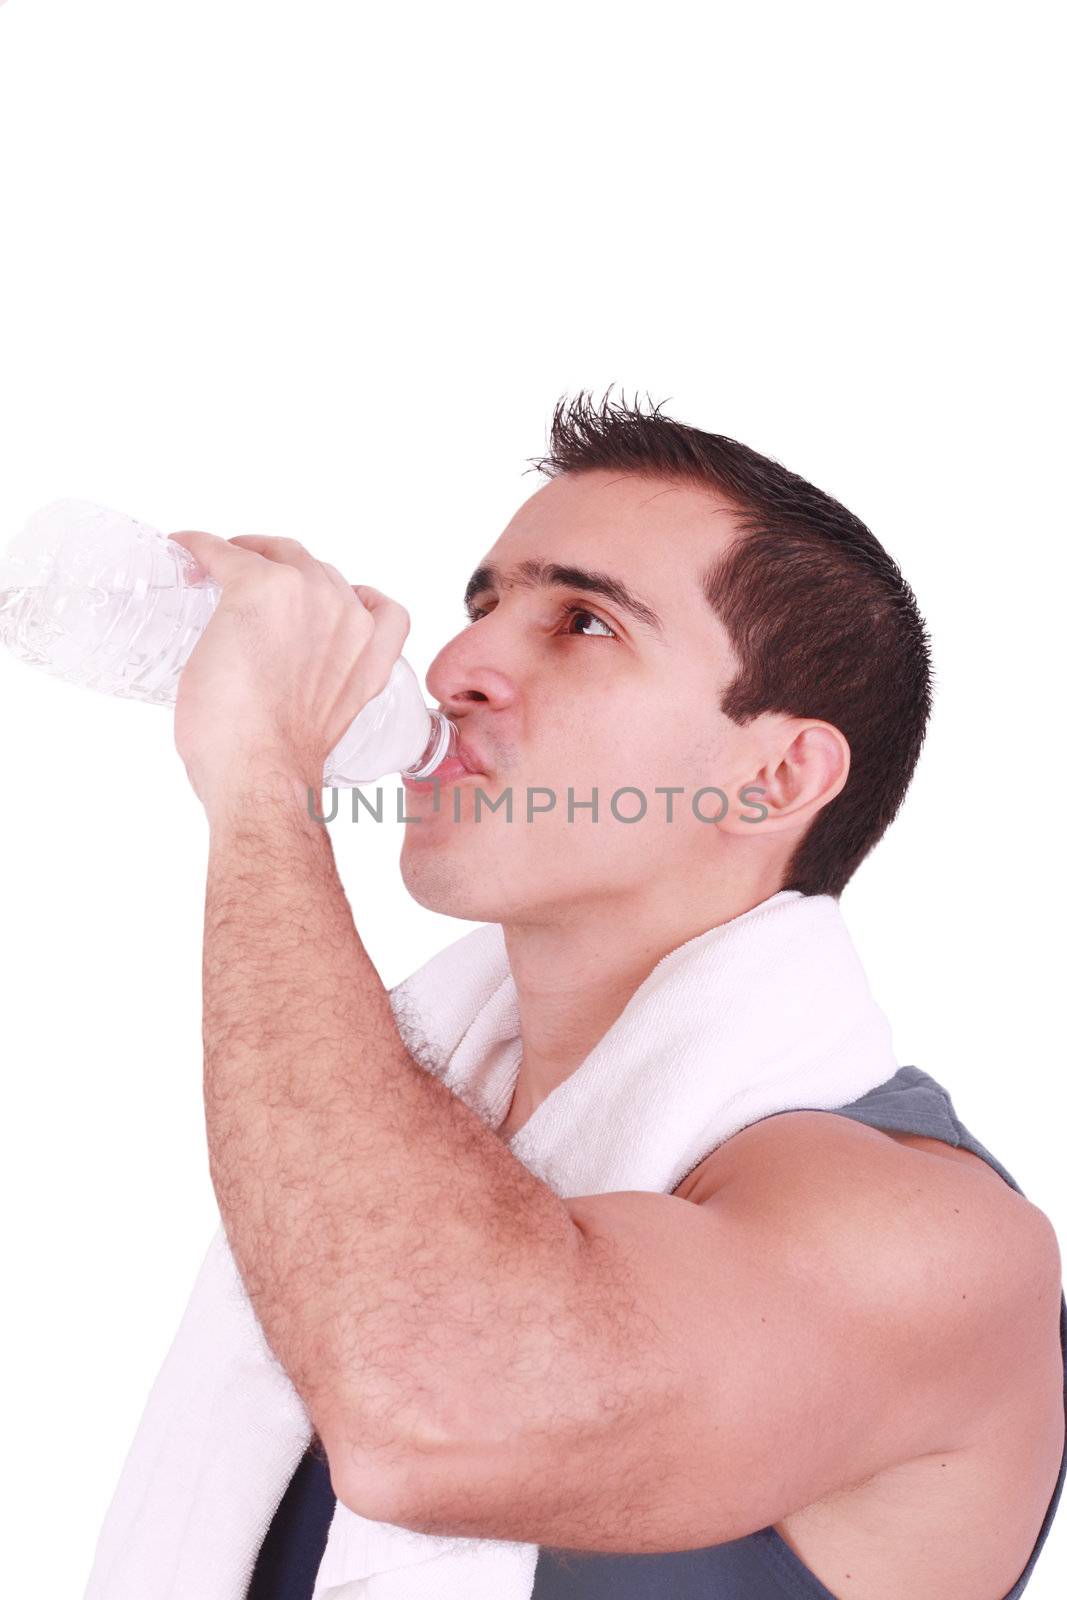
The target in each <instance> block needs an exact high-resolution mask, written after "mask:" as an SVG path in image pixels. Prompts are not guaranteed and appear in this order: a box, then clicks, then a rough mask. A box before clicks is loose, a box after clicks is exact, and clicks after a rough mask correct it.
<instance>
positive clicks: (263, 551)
mask: <svg viewBox="0 0 1067 1600" xmlns="http://www.w3.org/2000/svg"><path fill="white" fill-rule="evenodd" d="M228 543H229V544H235V545H239V546H240V547H241V549H242V550H252V551H254V552H255V554H256V555H259V556H263V557H264V559H265V560H267V561H281V562H284V564H285V565H286V566H287V567H296V568H297V570H298V571H300V572H307V573H309V574H311V575H312V576H314V577H320V576H321V575H322V571H323V564H322V562H321V561H317V560H316V559H315V557H314V556H313V555H312V554H311V552H310V551H309V550H306V549H305V548H304V546H303V545H302V544H301V543H300V541H299V539H280V538H273V537H271V536H269V535H267V534H261V533H239V534H237V535H236V537H235V538H233V539H230V540H229V541H228Z"/></svg>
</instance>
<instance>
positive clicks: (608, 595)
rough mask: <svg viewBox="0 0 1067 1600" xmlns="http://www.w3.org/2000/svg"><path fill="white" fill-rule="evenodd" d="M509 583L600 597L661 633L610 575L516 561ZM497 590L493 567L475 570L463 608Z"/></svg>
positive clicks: (652, 616)
mask: <svg viewBox="0 0 1067 1600" xmlns="http://www.w3.org/2000/svg"><path fill="white" fill-rule="evenodd" d="M512 579H513V581H514V582H515V583H516V584H517V585H518V586H519V588H521V589H550V588H556V587H559V588H566V589H581V590H582V591H583V592H584V593H586V594H598V595H601V596H602V597H603V598H604V599H605V600H609V601H610V602H611V604H612V605H615V606H618V608H619V610H620V611H626V612H628V613H629V614H630V616H631V617H633V618H634V620H635V622H640V623H642V624H643V625H644V626H645V627H646V628H651V629H652V630H653V631H654V632H655V633H660V634H661V633H662V632H663V624H662V622H661V621H660V619H659V617H658V616H657V615H656V613H655V611H653V609H652V607H651V606H650V605H649V604H648V602H647V601H646V600H642V599H641V598H640V597H639V596H638V595H636V594H634V593H633V591H632V590H631V589H628V588H627V586H626V584H624V583H623V582H622V580H621V578H613V577H612V576H611V574H610V573H607V572H590V571H589V570H588V568H586V567H565V566H561V565H560V564H559V563H558V562H555V561H539V560H537V559H532V560H529V561H520V562H519V564H518V566H517V567H515V568H514V570H513V572H512ZM499 586H500V573H499V572H498V570H497V568H496V567H493V566H489V565H486V566H481V567H477V568H476V569H475V571H474V572H473V573H472V574H471V579H470V582H469V583H468V584H467V587H466V589H465V590H464V592H463V605H464V608H465V609H467V610H469V609H470V605H471V602H472V601H473V599H474V597H475V595H476V594H480V593H481V592H482V590H483V589H492V590H494V591H495V590H497V589H498V588H499Z"/></svg>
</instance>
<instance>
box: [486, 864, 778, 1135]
mask: <svg viewBox="0 0 1067 1600" xmlns="http://www.w3.org/2000/svg"><path fill="white" fill-rule="evenodd" d="M675 887H676V886H675ZM780 887H781V885H780V883H774V884H770V885H761V886H759V887H757V888H752V887H751V886H749V887H748V888H746V889H744V890H734V891H733V892H732V893H731V892H729V890H728V889H726V888H725V886H724V888H723V889H722V890H720V891H719V892H718V893H716V892H715V891H714V890H712V891H709V892H708V893H707V894H705V895H704V896H702V897H701V898H700V901H699V902H698V903H697V904H695V905H694V904H692V903H686V901H685V900H684V898H683V897H681V896H678V895H677V894H675V895H674V896H673V898H672V896H670V895H662V896H659V897H658V898H655V899H653V900H652V901H651V902H650V900H649V897H648V894H647V890H646V891H645V892H644V893H643V894H642V896H641V899H640V902H639V903H636V902H635V901H633V900H630V899H629V898H628V897H625V896H620V897H615V896H613V897H611V898H609V899H606V900H605V899H601V900H600V901H599V902H598V903H597V905H596V906H595V908H589V907H581V908H578V909H576V910H572V911H569V912H568V913H566V914H564V915H562V916H556V917H554V918H552V920H550V921H541V922H538V923H531V922H508V923H505V924H504V925H503V933H504V942H505V945H506V948H507V953H508V964H509V966H510V968H511V975H512V978H513V980H514V983H515V990H516V995H517V999H518V1007H519V1021H520V1032H521V1037H522V1060H521V1063H520V1066H519V1072H518V1077H517V1078H516V1081H515V1087H514V1092H513V1094H512V1099H511V1105H510V1107H509V1109H508V1112H507V1115H506V1117H505V1121H504V1124H503V1129H502V1131H504V1132H505V1133H506V1134H507V1135H508V1136H509V1137H510V1135H511V1134H513V1133H514V1132H515V1131H516V1130H517V1128H518V1127H519V1126H520V1125H521V1124H522V1123H523V1122H525V1121H526V1120H527V1118H528V1117H530V1116H531V1115H532V1114H533V1112H534V1111H536V1109H537V1107H538V1106H539V1105H540V1104H541V1102H542V1101H543V1100H544V1099H546V1097H547V1096H548V1095H549V1094H550V1093H551V1092H552V1090H553V1089H555V1088H556V1087H557V1085H558V1084H560V1083H562V1082H563V1080H564V1079H565V1078H568V1077H569V1076H570V1075H571V1073H572V1072H575V1071H576V1070H577V1068H578V1067H580V1066H581V1064H582V1062H583V1061H584V1060H585V1058H586V1057H587V1056H588V1055H589V1053H590V1051H591V1050H592V1049H593V1047H594V1045H596V1043H597V1042H598V1041H599V1040H600V1039H602V1038H603V1036H604V1034H605V1033H606V1032H607V1031H608V1029H609V1028H610V1027H611V1025H612V1023H613V1022H614V1021H615V1020H616V1018H618V1017H619V1016H620V1015H621V1014H622V1012H623V1011H624V1010H625V1008H626V1006H627V1004H628V1003H629V1001H630V1000H631V998H632V997H633V995H634V994H635V993H636V992H637V990H638V989H639V988H640V986H641V984H642V983H643V982H644V981H645V979H646V978H647V977H648V975H649V973H650V972H651V971H652V969H653V968H654V967H655V966H656V964H657V963H658V962H659V961H661V960H662V959H663V957H664V956H665V955H668V954H669V953H670V952H671V951H672V950H676V949H677V948H678V947H679V945H682V944H685V943H686V942H687V941H688V940H689V939H694V938H696V937H697V936H698V935H699V934H701V933H706V932H707V931H708V930H709V929H710V928H714V927H718V926H719V925H720V924H722V923H724V922H729V921H730V920H731V919H732V918H733V917H739V916H741V915H742V914H743V913H744V912H745V911H749V910H751V909H752V907H753V906H756V905H759V904H761V903H762V902H763V901H764V900H767V899H769V898H770V896H771V895H772V894H774V893H775V892H776V891H777V889H778V888H780Z"/></svg>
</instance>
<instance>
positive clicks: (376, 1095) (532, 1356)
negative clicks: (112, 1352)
mask: <svg viewBox="0 0 1067 1600" xmlns="http://www.w3.org/2000/svg"><path fill="white" fill-rule="evenodd" d="M209 820H210V824H211V835H210V848H209V858H208V873H207V892H206V906H205V929H204V961H203V1005H204V1103H205V1114H206V1124H207V1138H208V1149H209V1163H210V1171H211V1177H212V1182H213V1184H214V1188H215V1193H216V1196H217V1198H218V1203H219V1208H220V1212H221V1215H222V1219H223V1222H224V1225H225V1229H226V1233H227V1236H228V1238H229V1241H230V1245H231V1248H232V1250H233V1254H234V1257H235V1260H236V1262H237V1265H238V1268H239V1270H240V1272H241V1276H242V1278H243V1280H244V1283H245V1285H246V1287H247V1290H248V1293H249V1297H250V1299H251V1300H252V1303H253V1305H254V1307H255V1309H256V1312H257V1315H258V1317H259V1319H260V1322H261V1324H262V1326H263V1329H264V1332H265V1333H266V1336H267V1339H268V1341H269V1343H270V1344H271V1346H272V1348H273V1349H274V1351H275V1353H276V1354H277V1356H278V1358H279V1360H280V1361H281V1362H282V1364H283V1365H284V1366H285V1368H286V1370H287V1371H288V1372H289V1374H290V1376H291V1378H292V1380H293V1383H294V1385H295V1387H296V1388H297V1390H298V1392H299V1393H300V1394H301V1397H302V1398H303V1400H304V1402H305V1404H306V1405H307V1408H308V1411H309V1414H310V1416H311V1418H312V1420H313V1422H314V1424H315V1426H316V1427H317V1429H318V1431H319V1433H320V1435H321V1437H322V1439H323V1442H324V1444H325V1445H326V1447H327V1451H328V1454H329V1455H330V1461H331V1467H332V1469H333V1473H334V1477H335V1480H336V1481H339V1482H340V1483H341V1484H342V1485H343V1486H344V1488H345V1490H346V1491H347V1490H349V1489H351V1491H352V1492H353V1493H355V1494H356V1496H357V1497H358V1498H359V1500H360V1503H361V1505H363V1506H364V1507H367V1508H371V1512H372V1514H373V1508H374V1507H378V1506H381V1504H382V1503H383V1496H384V1497H385V1498H386V1499H388V1497H389V1495H390V1493H391V1487H392V1482H393V1469H394V1468H395V1467H397V1466H398V1465H401V1464H403V1463H405V1462H407V1460H408V1459H409V1456H410V1454H411V1452H412V1451H415V1452H417V1451H419V1450H421V1449H423V1448H432V1447H434V1446H436V1445H437V1444H438V1443H439V1442H440V1441H442V1440H445V1439H447V1438H449V1437H450V1436H451V1434H452V1433H453V1431H454V1430H457V1429H461V1427H462V1419H463V1418H464V1416H465V1413H466V1406H467V1403H468V1401H469V1398H470V1386H471V1383H472V1381H474V1380H475V1375H476V1371H477V1368H478V1367H479V1366H480V1365H481V1363H483V1362H484V1363H486V1364H494V1363H495V1362H496V1361H497V1360H502V1361H504V1363H505V1364H506V1365H507V1366H509V1367H511V1368H512V1369H513V1370H514V1372H516V1373H521V1374H522V1375H523V1379H524V1381H525V1382H528V1383H529V1384H530V1385H532V1386H538V1385H541V1384H545V1385H551V1382H552V1363H553V1359H554V1357H555V1355H556V1351H557V1341H558V1339H559V1338H561V1337H562V1338H565V1339H566V1340H573V1339H574V1337H575V1333H576V1328H577V1324H578V1322H579V1321H581V1322H583V1324H588V1322H589V1317H590V1312H591V1308H590V1306H589V1304H588V1301H587V1300H586V1298H585V1297H583V1296H582V1295H581V1294H580V1293H579V1284H580V1283H581V1282H582V1281H583V1274H584V1266H583V1261H584V1253H585V1252H584V1248H583V1246H584V1240H583V1236H582V1233H581V1231H580V1229H579V1228H578V1227H577V1226H576V1224H575V1222H574V1220H573V1218H572V1217H571V1215H570V1213H569V1211H568V1209H567V1207H566V1205H565V1204H564V1203H563V1202H562V1201H561V1200H559V1199H558V1198H557V1197H556V1196H555V1195H554V1194H553V1193H552V1191H551V1190H550V1189H548V1188H547V1187H546V1186H545V1185H544V1184H542V1183H541V1182H540V1181H539V1180H538V1179H536V1178H534V1177H533V1176H532V1175H531V1174H530V1173H529V1172H528V1171H527V1169H526V1168H525V1167H524V1166H523V1165H522V1164H521V1163H520V1162H519V1161H517V1160H516V1158H515V1157H514V1156H513V1155H511V1153H510V1152H509V1151H508V1149H507V1147H506V1146H505V1145H504V1144H503V1143H502V1141H501V1140H499V1139H498V1138H497V1137H496V1135H495V1134H494V1133H493V1132H492V1131H491V1130H490V1129H489V1128H488V1127H487V1126H486V1125H485V1124H484V1123H483V1122H482V1121H481V1120H480V1119H479V1118H478V1117H477V1116H476V1115H475V1113H473V1112H472V1111H471V1110H469V1109H468V1107H466V1106H465V1105H464V1104H463V1102H462V1101H460V1100H459V1099H457V1098H456V1097H455V1096H454V1095H453V1094H452V1093H451V1092H450V1091H449V1090H447V1089H446V1088H445V1087H444V1086H443V1085H442V1084H441V1083H440V1082H439V1081H438V1080H437V1079H436V1078H434V1077H433V1076H431V1075H430V1074H428V1073H427V1072H426V1071H424V1070H423V1069H422V1068H421V1067H420V1066H418V1065H417V1063H416V1062H415V1061H413V1059H412V1058H411V1056H410V1054H409V1053H408V1050H407V1048H406V1047H405V1045H404V1043H403V1040H402V1038H401V1036H400V1033H399V1031H398V1029H397V1026H396V1023H395V1021H394V1018H393V1014H392V1010H391V1007H390V1004H389V1000H388V996H387V994H386V991H385V988H384V987H383V985H382V982H381V980H380V978H379V976H378V973H377V972H376V970H375V968H374V966H373V964H372V962H371V960H370V958H369V956H368V955H367V952H366V950H365V948H364V946H363V943H362V941H361V939H360V937H359V934H358V933H357V931H356V928H355V926H354V923H353V919H352V914H351V911H350V908H349V905H348V902H347V900H346V897H345V893H344V890H343V888H342V885H341V883H340V880H339V878H338V875H337V871H336V866H335V863H334V858H333V851H332V846H331V842H330V838H329V834H328V831H327V829H326V828H324V827H323V826H321V825H319V824H316V823H315V822H313V821H312V820H311V819H310V818H309V817H308V815H307V808H306V788H305V787H304V786H303V784H302V783H298V782H296V781H295V780H294V781H286V780H285V778H284V777H279V779H277V780H274V781H272V782H270V783H268V784H266V785H264V784H263V783H260V784H259V786H258V787H257V788H256V790H255V792H249V793H247V794H241V795H234V796H230V797H229V799H228V802H227V804H226V805H225V806H220V807H218V808H216V809H215V810H214V812H213V813H212V814H211V815H210V817H209ZM587 1331H588V1330H587Z"/></svg>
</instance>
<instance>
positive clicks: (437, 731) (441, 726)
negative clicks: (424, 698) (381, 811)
mask: <svg viewBox="0 0 1067 1600" xmlns="http://www.w3.org/2000/svg"><path fill="white" fill-rule="evenodd" d="M427 710H430V708H429V707H427ZM430 723H431V728H430V737H429V739H428V740H427V742H426V748H425V750H424V751H423V752H422V755H421V756H420V757H419V759H418V761H417V762H416V763H415V765H414V766H413V767H407V768H406V769H405V771H404V772H403V773H402V776H403V777H405V778H414V779H416V780H420V779H422V778H428V777H430V776H431V774H432V773H434V772H436V771H437V769H438V767H439V766H440V765H441V763H442V762H444V761H447V760H448V757H449V756H452V755H455V753H456V746H457V745H458V744H459V729H458V728H457V727H456V724H455V723H454V722H452V721H450V720H449V718H448V717H446V716H445V714H444V712H443V711H433V710H430Z"/></svg>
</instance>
